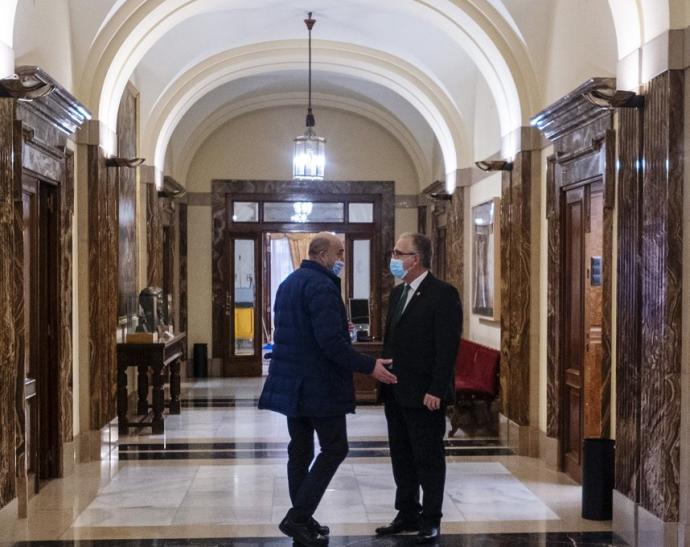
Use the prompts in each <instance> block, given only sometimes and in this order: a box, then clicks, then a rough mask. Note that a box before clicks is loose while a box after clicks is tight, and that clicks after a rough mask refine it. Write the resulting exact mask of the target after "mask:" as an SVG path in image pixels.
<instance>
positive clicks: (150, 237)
mask: <svg viewBox="0 0 690 547" xmlns="http://www.w3.org/2000/svg"><path fill="white" fill-rule="evenodd" d="M146 248H147V251H148V268H147V274H148V276H147V277H148V284H149V286H150V287H162V286H163V218H162V211H161V204H160V200H159V199H158V191H157V190H156V187H155V185H153V184H148V185H147V186H146Z"/></svg>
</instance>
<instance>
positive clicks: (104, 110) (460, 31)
mask: <svg viewBox="0 0 690 547" xmlns="http://www.w3.org/2000/svg"><path fill="white" fill-rule="evenodd" d="M243 3H244V2H242V1H239V0H238V1H228V0H147V1H146V2H143V1H142V0H131V1H129V2H126V3H125V4H124V5H123V6H122V8H121V10H120V11H121V12H122V13H119V12H118V13H117V14H115V15H113V16H112V17H111V20H110V21H108V23H106V24H105V26H104V28H103V30H102V32H101V33H99V36H98V37H97V39H96V40H95V43H94V48H93V51H92V52H91V54H90V56H89V58H88V60H87V65H86V70H85V73H84V78H83V81H84V85H85V86H87V88H88V89H89V90H92V91H93V93H92V94H91V99H90V106H92V108H94V110H96V111H97V112H98V117H99V119H100V120H101V121H102V122H104V123H106V124H108V125H110V126H112V125H113V123H114V120H115V119H116V116H117V112H116V110H117V108H116V106H115V105H117V99H118V98H119V96H120V94H121V92H122V90H123V89H124V86H125V85H126V82H127V80H128V79H129V77H130V75H131V74H132V72H133V70H134V68H135V67H136V65H137V64H138V62H139V61H140V60H141V59H142V57H143V55H144V54H145V53H146V51H147V50H148V49H149V48H150V47H151V46H152V44H153V43H155V42H156V41H157V40H158V39H160V38H161V37H162V36H163V35H165V33H167V32H168V31H169V30H171V29H172V28H174V27H175V26H176V25H177V24H180V23H182V22H183V21H184V20H185V19H186V18H189V17H192V16H194V15H198V14H200V13H207V12H209V11H214V10H218V11H227V10H232V9H233V8H239V7H241V6H242V5H243ZM384 3H385V2H384ZM336 4H337V3H336ZM361 4H362V5H363V6H366V5H368V4H367V3H366V2H361ZM379 4H380V2H379V3H377V4H376V5H377V6H378V5H379ZM390 5H391V6H394V8H395V9H396V10H399V11H400V10H406V11H409V12H413V16H414V17H418V16H423V17H424V18H426V19H427V20H428V21H431V22H432V23H433V24H434V25H435V27H436V28H437V29H438V30H439V31H441V32H443V33H445V34H447V35H448V36H450V37H452V39H453V40H454V41H455V43H457V45H458V46H459V47H460V48H461V49H462V50H463V51H465V52H466V53H467V54H468V55H469V56H470V57H471V58H473V60H474V61H475V63H476V64H477V66H478V67H479V69H480V71H481V72H482V74H483V75H484V77H485V78H486V79H487V82H488V83H489V87H490V89H491V90H492V94H493V95H494V98H495V99H496V104H497V107H498V111H499V122H500V123H501V131H502V133H504V134H505V133H507V132H509V131H511V130H512V129H514V128H515V127H518V126H520V125H521V124H522V123H523V122H524V121H525V120H526V119H527V118H528V117H529V115H530V114H531V105H532V104H533V103H534V104H536V99H534V97H532V96H533V95H534V92H535V89H536V85H534V76H533V73H532V71H531V67H530V66H529V59H528V56H527V54H526V52H525V46H524V43H523V42H522V41H521V40H520V38H519V37H517V36H515V33H514V31H513V30H512V29H511V27H510V24H509V23H508V22H505V21H504V20H503V18H502V17H501V16H500V14H499V12H498V11H497V10H495V8H493V6H492V5H491V3H490V2H488V1H487V0H412V1H410V2H407V3H404V4H401V3H400V2H395V3H393V4H390ZM487 14H488V16H492V17H495V22H497V23H498V26H495V22H494V21H491V20H490V19H489V18H488V16H487ZM475 18H476V20H475ZM506 36H512V38H511V39H510V40H509V41H507V40H506ZM403 40H404V37H403ZM496 44H499V46H500V49H499V47H497V45H496ZM515 51H518V52H522V53H517V54H516V53H514V52H515ZM503 55H506V56H507V57H508V61H506V59H505V58H504V57H503ZM525 63H526V64H525ZM522 72H526V75H525V74H522ZM526 82H527V83H526ZM520 86H521V87H522V88H521V89H520V88H519V87H520ZM530 97H532V98H530ZM521 103H524V107H523V106H522V105H521ZM523 110H524V112H523Z"/></svg>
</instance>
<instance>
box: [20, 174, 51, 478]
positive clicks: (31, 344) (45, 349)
mask: <svg viewBox="0 0 690 547" xmlns="http://www.w3.org/2000/svg"><path fill="white" fill-rule="evenodd" d="M22 204H23V220H24V222H23V230H22V236H23V244H24V258H23V262H24V263H23V266H24V329H25V337H24V340H25V342H24V344H25V347H24V370H25V375H24V384H25V388H24V396H25V411H26V443H27V449H26V453H27V467H28V472H29V474H30V478H31V480H33V481H34V484H35V491H36V492H38V490H39V488H40V483H41V481H42V480H44V479H50V478H54V477H57V476H58V473H59V452H58V450H59V439H58V438H57V431H58V427H57V406H58V405H57V398H58V393H57V389H58V387H57V386H58V377H57V370H58V362H57V239H56V237H57V191H56V187H55V186H53V185H52V184H49V183H46V182H42V181H40V180H38V179H36V178H34V177H30V176H24V178H23V193H22Z"/></svg>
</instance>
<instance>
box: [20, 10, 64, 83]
mask: <svg viewBox="0 0 690 547" xmlns="http://www.w3.org/2000/svg"><path fill="white" fill-rule="evenodd" d="M70 33H71V24H70V16H69V9H68V6H67V0H50V1H49V2H45V1H42V2H27V1H22V2H19V3H18V4H17V13H16V19H15V26H14V52H15V57H16V61H15V64H16V66H21V65H37V66H40V67H41V68H42V69H43V70H45V71H46V72H47V73H48V74H50V75H51V76H52V77H53V78H55V79H56V80H57V81H58V82H59V83H60V84H61V85H62V86H63V87H64V88H65V89H67V90H68V91H70V92H72V91H73V89H74V81H73V77H72V42H71V36H70Z"/></svg>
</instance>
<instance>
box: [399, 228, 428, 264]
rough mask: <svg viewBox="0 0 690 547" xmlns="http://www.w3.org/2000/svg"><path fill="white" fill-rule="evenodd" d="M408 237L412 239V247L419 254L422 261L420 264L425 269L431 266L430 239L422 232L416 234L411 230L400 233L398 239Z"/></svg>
mask: <svg viewBox="0 0 690 547" xmlns="http://www.w3.org/2000/svg"><path fill="white" fill-rule="evenodd" d="M403 238H405V239H409V240H411V241H412V248H413V249H414V251H415V252H416V253H417V254H418V255H419V258H420V259H421V261H422V266H424V267H425V268H427V269H430V268H431V257H432V255H433V248H432V246H431V240H430V239H429V238H428V237H427V236H425V235H424V234H416V233H412V232H405V233H404V234H401V235H400V239H403Z"/></svg>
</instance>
